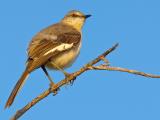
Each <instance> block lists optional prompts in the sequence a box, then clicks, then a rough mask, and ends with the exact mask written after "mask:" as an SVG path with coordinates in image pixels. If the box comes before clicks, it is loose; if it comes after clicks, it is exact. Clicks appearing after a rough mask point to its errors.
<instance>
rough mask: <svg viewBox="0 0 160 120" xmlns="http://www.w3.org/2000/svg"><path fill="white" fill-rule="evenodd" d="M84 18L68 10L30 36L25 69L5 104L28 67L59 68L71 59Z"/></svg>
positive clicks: (27, 70)
mask: <svg viewBox="0 0 160 120" xmlns="http://www.w3.org/2000/svg"><path fill="white" fill-rule="evenodd" d="M75 15H76V16H75ZM86 18H87V17H86ZM86 18H85V15H83V14H82V13H81V12H79V11H71V12H69V13H68V14H67V15H66V16H65V17H64V18H63V19H62V20H61V21H60V22H59V23H57V24H54V25H51V26H49V27H47V28H46V29H43V30H42V31H40V32H39V33H38V34H37V35H36V36H35V37H33V39H32V41H31V42H30V44H29V47H28V60H27V64H26V69H25V71H24V73H23V74H22V76H21V77H20V79H19V80H18V82H17V83H16V85H15V86H14V89H13V90H12V92H11V94H10V96H9V98H8V100H7V102H6V105H5V108H7V107H10V106H11V105H12V103H13V101H14V99H15V97H16V95H17V93H18V92H19V91H20V89H21V88H22V86H23V84H24V82H25V80H26V79H27V77H28V76H29V74H30V73H31V72H32V71H34V70H35V69H37V68H39V67H42V66H46V67H48V68H52V69H57V66H58V67H59V68H62V69H63V68H66V67H69V66H70V65H71V64H72V63H73V62H74V60H75V59H76V57H77V56H78V54H79V50H80V46H81V28H82V26H83V23H84V21H85V19H86ZM55 65H56V66H55Z"/></svg>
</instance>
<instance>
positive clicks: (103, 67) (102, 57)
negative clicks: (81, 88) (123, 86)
mask: <svg viewBox="0 0 160 120" xmlns="http://www.w3.org/2000/svg"><path fill="white" fill-rule="evenodd" d="M117 46H118V44H116V45H114V46H113V47H112V48H110V49H108V50H107V51H105V52H104V53H102V54H101V55H100V56H98V57H97V58H95V59H94V60H92V61H91V62H89V63H88V64H86V65H85V66H84V67H82V68H80V69H79V70H78V71H76V72H74V73H72V74H71V75H70V76H68V77H67V78H65V79H63V80H61V81H60V82H58V83H56V84H54V85H53V86H52V88H49V89H48V90H46V91H44V92H43V93H41V94H40V95H39V96H38V97H36V98H34V99H33V100H32V101H31V102H30V103H28V104H27V105H26V106H24V107H23V108H22V109H20V110H18V111H17V112H16V113H15V115H14V116H13V117H12V118H11V120H17V119H18V118H20V117H21V116H22V115H23V114H24V113H25V112H27V111H28V110H29V109H30V108H31V107H33V106H34V105H35V104H37V103H38V102H39V101H41V100H42V99H44V98H45V97H47V96H48V95H49V94H51V93H55V91H57V90H58V89H59V88H60V87H62V86H63V85H65V84H68V83H69V82H71V81H73V80H75V79H76V77H78V76H79V75H81V74H82V73H84V72H86V71H88V70H109V71H120V72H128V73H132V74H137V75H141V76H145V77H152V78H160V76H158V75H152V74H147V73H144V72H139V71H136V70H129V69H126V68H120V67H111V66H108V65H106V64H105V65H100V66H94V65H95V64H96V63H98V62H100V61H101V60H102V61H104V62H105V63H107V64H108V63H109V61H108V60H107V59H105V57H106V56H107V55H108V54H109V53H111V52H112V51H114V50H115V49H116V48H117Z"/></svg>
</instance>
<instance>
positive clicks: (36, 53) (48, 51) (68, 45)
mask: <svg viewBox="0 0 160 120" xmlns="http://www.w3.org/2000/svg"><path fill="white" fill-rule="evenodd" d="M80 40H81V33H80V32H78V31H70V32H66V33H62V34H59V35H53V34H52V35H50V34H47V33H43V32H42V33H39V34H38V35H37V37H35V38H33V40H32V41H31V43H30V45H29V48H28V56H29V59H28V61H27V63H28V64H27V67H28V70H29V71H32V70H34V69H36V68H38V67H40V66H42V65H44V64H45V63H46V62H47V61H48V60H49V59H50V58H51V57H54V56H56V55H57V54H59V53H60V52H63V51H66V50H69V49H72V48H73V47H75V46H76V45H78V44H79V43H80Z"/></svg>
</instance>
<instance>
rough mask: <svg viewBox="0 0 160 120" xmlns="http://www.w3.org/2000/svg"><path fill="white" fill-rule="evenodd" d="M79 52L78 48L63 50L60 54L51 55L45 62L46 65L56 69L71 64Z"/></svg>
mask: <svg viewBox="0 0 160 120" xmlns="http://www.w3.org/2000/svg"><path fill="white" fill-rule="evenodd" d="M78 54H79V50H74V49H71V50H69V51H65V52H63V53H61V54H60V55H58V56H56V57H53V58H51V59H50V61H49V62H48V63H47V64H46V66H47V67H48V68H50V69H55V70H56V69H57V66H58V67H59V68H62V69H63V68H67V67H70V66H71V65H72V63H73V62H74V61H75V59H76V58H77V56H78Z"/></svg>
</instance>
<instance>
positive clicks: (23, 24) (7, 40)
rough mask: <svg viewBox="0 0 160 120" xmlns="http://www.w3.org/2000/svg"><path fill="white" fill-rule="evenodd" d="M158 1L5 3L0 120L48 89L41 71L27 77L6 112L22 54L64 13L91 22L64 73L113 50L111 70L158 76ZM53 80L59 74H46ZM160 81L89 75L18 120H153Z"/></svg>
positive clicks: (0, 7) (159, 103) (1, 9)
mask: <svg viewBox="0 0 160 120" xmlns="http://www.w3.org/2000/svg"><path fill="white" fill-rule="evenodd" d="M159 6H160V2H159V1H158V0H134V1H131V0H112V1H111V0H110V1H109V0H101V1H100V0H94V1H93V0H92V1H91V0H87V1H82V0H57V1H53V0H34V1H33V0H27V1H22V0H14V1H9V0H5V1H4V0H3V1H0V16H1V17H0V26H1V27H0V38H1V40H0V41H1V47H0V51H1V59H0V64H1V69H0V71H1V84H0V91H1V92H0V93H1V94H0V119H1V120H8V119H9V118H10V117H11V116H12V115H13V114H14V113H15V112H16V110H18V109H19V108H21V107H23V106H24V105H26V103H28V102H29V101H31V100H32V99H33V98H34V97H36V96H37V95H39V94H40V93H41V92H43V91H44V90H45V89H47V88H48V85H49V82H48V80H47V78H46V77H45V75H44V73H43V72H42V71H41V70H40V69H39V70H37V71H35V72H33V73H32V74H31V75H30V77H29V79H28V80H27V82H26V84H25V85H24V87H23V89H22V90H21V91H20V93H19V94H18V96H17V97H16V99H15V102H14V104H13V106H12V107H11V108H10V109H6V110H4V105H5V102H6V100H7V98H8V96H9V94H10V92H11V90H12V88H13V86H14V85H15V83H16V82H17V80H18V78H19V77H20V75H21V73H22V71H23V70H24V68H25V61H26V59H27V55H26V48H27V46H28V43H29V41H30V40H31V38H32V37H33V36H34V35H35V33H37V32H38V31H39V30H41V29H42V28H45V27H46V26H48V25H51V24H53V23H56V22H58V21H59V20H60V19H61V18H62V17H63V16H64V15H65V14H66V13H67V12H68V11H70V10H72V9H77V10H80V11H82V12H84V13H86V14H92V15H93V16H92V17H91V18H90V19H88V20H87V21H86V24H85V26H84V28H83V45H82V49H81V54H80V56H79V58H78V59H77V61H76V62H75V64H73V66H72V67H71V68H69V69H67V71H68V72H73V71H75V70H78V69H79V68H80V67H81V66H83V65H84V64H85V63H87V62H88V61H90V60H92V59H93V58H95V57H96V56H97V55H99V54H100V53H102V52H103V51H104V50H106V49H107V48H109V47H111V46H112V45H113V44H114V43H117V42H119V43H120V46H119V48H118V49H117V50H116V51H114V52H113V53H112V54H110V55H109V56H108V59H109V60H110V63H111V65H113V66H120V67H125V68H131V69H136V70H140V71H144V72H148V73H155V74H160V63H159V61H160V56H159V50H160V47H159V44H160V34H159V33H160V14H159V11H160V7H159ZM50 74H51V75H52V77H53V78H54V80H55V81H59V80H61V79H62V78H63V75H62V73H60V72H55V71H50ZM159 86H160V79H150V78H144V77H141V76H135V75H131V74H127V73H121V72H109V71H90V72H86V73H85V74H83V75H81V76H80V77H78V78H77V80H76V81H75V83H74V85H73V86H65V87H63V88H62V89H61V91H60V92H59V94H58V95H57V96H55V97H53V96H52V95H50V96H48V97H47V98H45V99H44V100H42V101H41V102H39V103H38V104H37V105H36V106H34V107H33V108H32V109H30V110H29V111H28V112H27V113H26V114H24V116H23V117H21V120H37V119H39V120H43V119H46V120H51V119H55V120H56V119H58V120H64V119H65V120H75V119H76V120H82V119H84V120H86V119H91V120H97V119H100V120H159V119H160V114H159V113H160V87H159Z"/></svg>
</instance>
